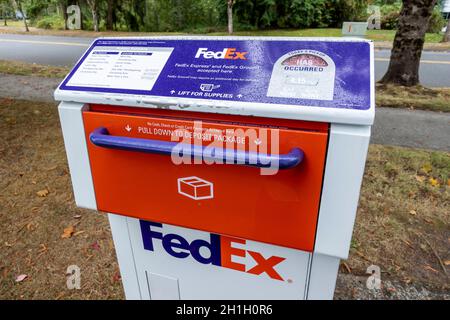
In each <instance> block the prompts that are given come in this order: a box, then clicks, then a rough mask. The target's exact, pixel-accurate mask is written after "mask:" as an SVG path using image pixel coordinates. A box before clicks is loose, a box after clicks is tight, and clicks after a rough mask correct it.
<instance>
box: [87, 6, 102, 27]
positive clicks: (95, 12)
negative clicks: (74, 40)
mask: <svg viewBox="0 0 450 320" xmlns="http://www.w3.org/2000/svg"><path fill="white" fill-rule="evenodd" d="M86 1H87V4H88V5H89V8H90V9H91V14H92V24H93V26H94V31H95V32H99V30H100V28H99V17H98V0H86Z"/></svg>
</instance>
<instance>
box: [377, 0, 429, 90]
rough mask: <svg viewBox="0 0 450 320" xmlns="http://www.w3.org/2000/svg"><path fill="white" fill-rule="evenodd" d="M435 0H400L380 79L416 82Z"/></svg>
mask: <svg viewBox="0 0 450 320" xmlns="http://www.w3.org/2000/svg"><path fill="white" fill-rule="evenodd" d="M436 2H437V0H403V6H402V9H401V11H400V16H399V19H398V30H397V32H396V34H395V38H394V45H393V48H392V52H391V59H390V62H389V68H388V70H387V72H386V74H385V75H384V77H383V78H382V79H381V81H380V82H381V83H393V84H398V85H403V86H414V85H417V84H419V66H420V57H421V55H422V49H423V44H424V42H425V32H426V30H427V28H428V22H429V20H430V17H431V14H432V12H433V9H434V6H435V5H436Z"/></svg>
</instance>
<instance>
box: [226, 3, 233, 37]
mask: <svg viewBox="0 0 450 320" xmlns="http://www.w3.org/2000/svg"><path fill="white" fill-rule="evenodd" d="M233 5H234V0H227V19H228V34H232V33H233Z"/></svg>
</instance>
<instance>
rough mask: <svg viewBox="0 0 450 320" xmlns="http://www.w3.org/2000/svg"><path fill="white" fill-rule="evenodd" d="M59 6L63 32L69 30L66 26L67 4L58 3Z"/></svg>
mask: <svg viewBox="0 0 450 320" xmlns="http://www.w3.org/2000/svg"><path fill="white" fill-rule="evenodd" d="M59 6H60V9H61V11H62V16H63V19H64V30H69V28H68V26H67V20H68V19H69V16H68V14H67V4H66V3H64V2H60V4H59Z"/></svg>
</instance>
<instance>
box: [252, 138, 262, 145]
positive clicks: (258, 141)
mask: <svg viewBox="0 0 450 320" xmlns="http://www.w3.org/2000/svg"><path fill="white" fill-rule="evenodd" d="M253 142H254V143H255V144H256V145H257V146H259V145H260V144H261V143H262V141H261V140H259V139H256V140H255V141H253Z"/></svg>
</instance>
